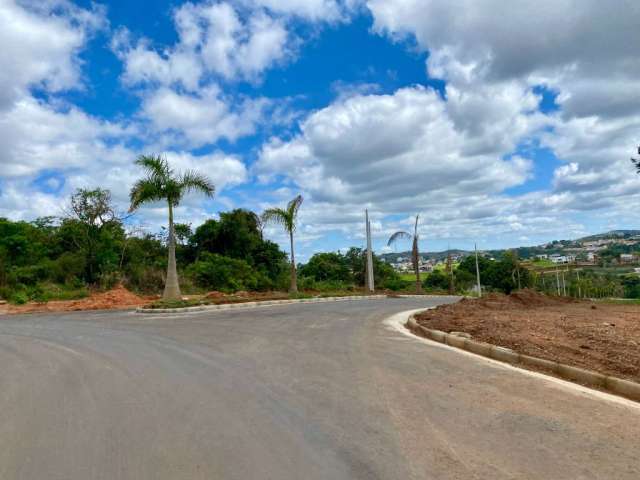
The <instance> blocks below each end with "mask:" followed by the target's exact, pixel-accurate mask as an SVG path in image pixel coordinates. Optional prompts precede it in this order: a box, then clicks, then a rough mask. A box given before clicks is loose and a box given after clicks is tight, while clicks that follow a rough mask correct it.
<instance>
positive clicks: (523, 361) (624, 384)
mask: <svg viewBox="0 0 640 480" xmlns="http://www.w3.org/2000/svg"><path fill="white" fill-rule="evenodd" d="M406 327H407V328H408V329H409V330H410V331H411V332H412V333H414V334H415V335H418V336H420V337H424V338H427V339H429V340H433V341H435V342H438V343H444V344H446V345H450V346H452V347H456V348H460V349H462V350H466V351H468V352H471V353H475V354H476V355H480V356H483V357H487V358H491V359H493V360H498V361H501V362H505V363H509V364H511V365H523V366H530V367H538V368H540V367H541V368H544V369H546V370H549V371H551V372H553V373H555V374H556V375H558V376H559V377H561V378H564V379H565V380H571V381H573V382H578V383H580V384H582V385H585V386H588V387H598V388H602V389H604V390H606V391H608V392H611V393H615V394H617V395H621V396H623V397H627V398H629V399H631V400H635V401H637V402H640V383H635V382H631V381H629V380H623V379H621V378H617V377H612V376H609V375H603V374H601V373H598V372H593V371H591V370H584V369H582V368H578V367H572V366H571V365H565V364H563V363H559V362H554V361H551V360H545V359H542V358H536V357H531V356H529V355H523V354H520V353H517V352H514V351H513V350H510V349H508V348H504V347H498V346H496V345H491V344H488V343H483V342H476V341H474V340H470V339H468V338H464V337H462V336H458V335H451V334H449V333H445V332H441V331H439V330H431V329H428V328H425V327H423V326H422V325H419V324H418V322H416V319H415V317H414V315H411V316H410V317H409V320H408V321H407V323H406Z"/></svg>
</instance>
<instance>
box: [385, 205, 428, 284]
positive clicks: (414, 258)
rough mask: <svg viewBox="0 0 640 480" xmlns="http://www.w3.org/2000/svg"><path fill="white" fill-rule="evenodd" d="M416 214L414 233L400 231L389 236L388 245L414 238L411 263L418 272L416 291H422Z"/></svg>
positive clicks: (416, 272)
mask: <svg viewBox="0 0 640 480" xmlns="http://www.w3.org/2000/svg"><path fill="white" fill-rule="evenodd" d="M419 217H420V216H419V215H416V224H415V226H414V228H413V235H411V234H410V233H408V232H405V231H399V232H396V233H394V234H393V235H391V236H390V237H389V241H388V242H387V246H391V244H393V243H394V242H396V241H397V240H400V239H407V240H413V245H412V247H411V263H412V264H413V270H414V272H415V274H416V293H420V292H421V291H422V284H421V283H420V252H418V218H419Z"/></svg>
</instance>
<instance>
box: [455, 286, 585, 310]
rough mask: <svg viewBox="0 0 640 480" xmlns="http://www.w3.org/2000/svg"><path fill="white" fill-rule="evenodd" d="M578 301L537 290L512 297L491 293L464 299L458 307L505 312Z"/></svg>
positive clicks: (512, 294) (521, 291)
mask: <svg viewBox="0 0 640 480" xmlns="http://www.w3.org/2000/svg"><path fill="white" fill-rule="evenodd" d="M575 301H576V300H574V299H571V298H567V297H551V296H548V295H544V294H542V293H539V292H536V291H535V290H529V289H524V290H518V291H517V292H513V293H511V294H510V295H505V294H503V293H490V294H488V295H485V296H483V297H482V298H476V299H463V300H462V301H461V302H459V303H458V304H456V305H458V307H457V308H460V306H464V307H469V308H471V309H476V308H487V309H491V310H505V309H511V308H514V307H531V308H533V307H550V306H554V305H564V304H566V303H572V302H575Z"/></svg>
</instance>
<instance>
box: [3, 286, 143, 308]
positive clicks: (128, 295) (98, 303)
mask: <svg viewBox="0 0 640 480" xmlns="http://www.w3.org/2000/svg"><path fill="white" fill-rule="evenodd" d="M146 303H149V298H144V297H139V296H138V295H136V294H135V293H132V292H130V291H129V290H127V289H126V288H124V287H123V286H122V285H118V286H116V287H115V288H113V289H112V290H109V291H107V292H95V293H92V294H91V295H89V296H88V297H87V298H82V299H80V300H64V301H51V302H46V303H35V302H30V303H27V304H26V305H10V306H9V308H8V313H35V312H71V311H76V310H116V309H124V308H133V307H139V306H142V305H144V304H146Z"/></svg>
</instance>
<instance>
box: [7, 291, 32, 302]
mask: <svg viewBox="0 0 640 480" xmlns="http://www.w3.org/2000/svg"><path fill="white" fill-rule="evenodd" d="M9 301H10V302H11V303H15V304H16V305H24V304H25V303H27V302H28V301H29V296H28V295H27V292H25V291H23V290H21V291H17V292H14V293H13V294H12V295H11V297H9Z"/></svg>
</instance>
